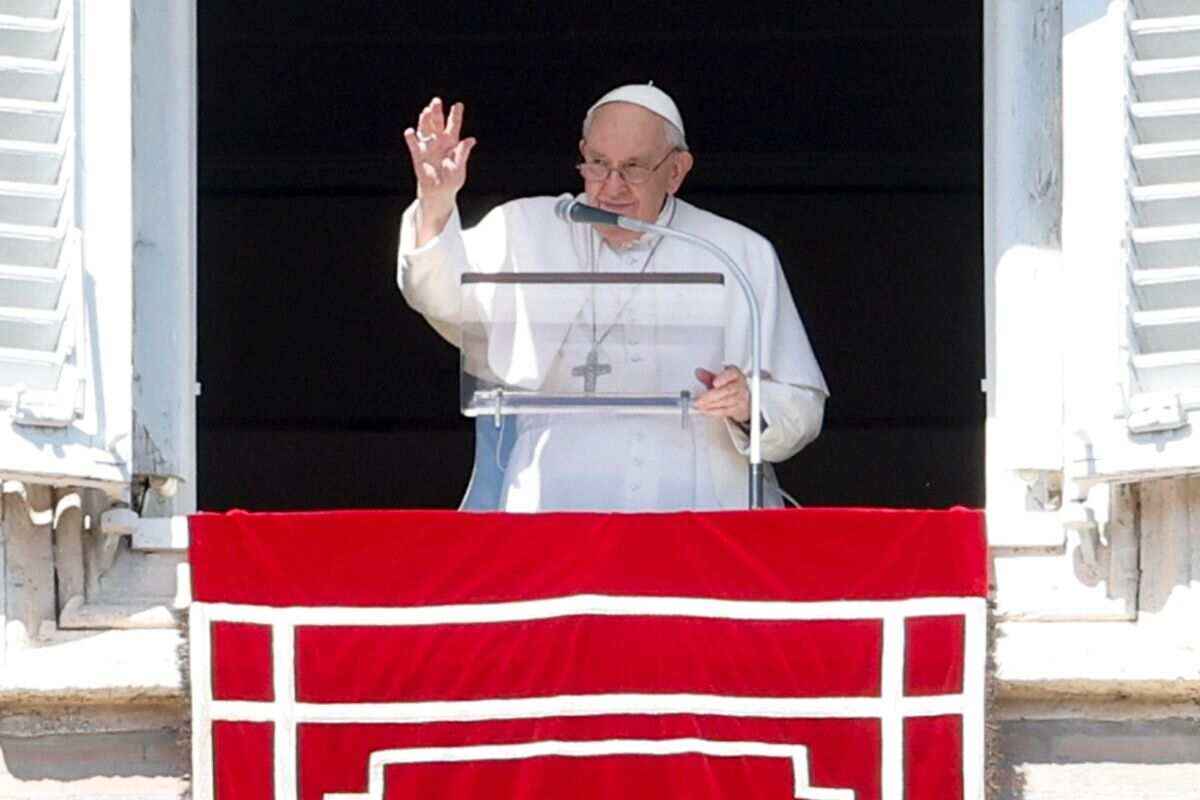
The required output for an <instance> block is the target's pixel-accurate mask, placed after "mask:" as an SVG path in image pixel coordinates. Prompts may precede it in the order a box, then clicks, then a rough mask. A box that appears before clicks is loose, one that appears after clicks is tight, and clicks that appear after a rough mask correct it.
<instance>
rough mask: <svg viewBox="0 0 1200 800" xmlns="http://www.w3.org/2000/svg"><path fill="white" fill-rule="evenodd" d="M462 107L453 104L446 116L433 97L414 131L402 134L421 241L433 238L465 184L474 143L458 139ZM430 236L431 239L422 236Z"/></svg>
mask: <svg viewBox="0 0 1200 800" xmlns="http://www.w3.org/2000/svg"><path fill="white" fill-rule="evenodd" d="M462 119H463V104H462V103H455V104H454V105H453V106H451V107H450V115H449V117H447V116H446V114H445V111H444V110H443V108H442V101H441V99H439V98H437V97H435V98H433V100H431V101H430V102H429V105H427V106H425V108H423V109H422V110H421V115H420V116H419V117H418V118H417V127H416V129H415V130H414V129H413V128H409V129H408V130H406V131H404V141H405V143H406V144H407V145H408V153H409V155H410V156H412V164H413V173H414V174H415V175H416V178H417V200H418V201H419V202H420V204H421V217H422V224H421V226H420V227H421V231H419V232H418V243H419V244H420V243H421V242H420V241H419V240H420V239H422V238H433V236H436V235H437V234H438V233H439V232H440V231H441V229H442V228H443V227H444V226H445V224H446V220H447V219H449V217H450V214H451V213H453V211H454V200H455V197H456V196H457V195H458V191H459V189H461V188H462V187H463V184H464V183H465V182H466V180H467V161H468V159H470V157H471V150H472V149H473V148H474V147H475V139H474V138H467V139H461V138H460V136H459V134H460V133H461V131H462ZM424 233H432V235H431V236H423V235H422V234H424Z"/></svg>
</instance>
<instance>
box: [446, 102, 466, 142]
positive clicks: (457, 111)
mask: <svg viewBox="0 0 1200 800" xmlns="http://www.w3.org/2000/svg"><path fill="white" fill-rule="evenodd" d="M462 118H463V104H462V103H455V104H454V105H452V106H450V118H449V119H447V120H446V126H445V128H444V129H443V130H444V132H445V134H446V135H447V136H452V137H457V136H458V134H459V131H461V130H462Z"/></svg>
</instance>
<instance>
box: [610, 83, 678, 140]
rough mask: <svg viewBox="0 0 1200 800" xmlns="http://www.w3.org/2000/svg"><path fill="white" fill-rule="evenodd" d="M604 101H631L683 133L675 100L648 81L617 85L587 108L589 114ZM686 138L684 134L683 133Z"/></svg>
mask: <svg viewBox="0 0 1200 800" xmlns="http://www.w3.org/2000/svg"><path fill="white" fill-rule="evenodd" d="M605 103H633V104H634V105H637V106H641V107H642V108H644V109H646V110H648V111H653V112H654V113H655V114H658V115H659V116H660V117H662V118H663V119H665V120H666V121H667V122H669V123H671V124H672V125H674V126H675V127H676V128H678V129H679V132H680V133H681V134H682V133H684V130H683V117H682V116H680V114H679V107H678V106H676V105H675V101H674V100H672V99H671V96H670V95H669V94H667V93H666V92H664V91H663V90H662V89H659V88H658V87H657V86H655V85H654V82H653V81H651V82H650V83H630V84H627V85H625V86H618V87H617V88H616V89H613V90H612V91H611V92H609V93H608V94H606V95H604V96H603V97H601V98H600V99H599V100H597V101H596V102H595V103H593V104H592V107H591V108H589V109H588V113H589V114H591V113H592V112H593V111H595V110H596V109H597V108H599V107H600V106H602V105H604V104H605ZM685 138H686V134H685Z"/></svg>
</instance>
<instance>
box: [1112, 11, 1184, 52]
mask: <svg viewBox="0 0 1200 800" xmlns="http://www.w3.org/2000/svg"><path fill="white" fill-rule="evenodd" d="M1129 35H1130V39H1131V41H1132V42H1133V50H1134V53H1136V55H1137V58H1139V59H1152V58H1190V57H1193V56H1200V15H1193V16H1185V17H1152V18H1149V19H1139V20H1135V21H1133V22H1132V23H1131V24H1130V26H1129Z"/></svg>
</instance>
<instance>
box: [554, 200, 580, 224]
mask: <svg viewBox="0 0 1200 800" xmlns="http://www.w3.org/2000/svg"><path fill="white" fill-rule="evenodd" d="M577 202H579V201H578V200H576V199H575V198H574V197H571V196H570V195H567V196H565V197H560V198H558V202H557V203H555V204H554V216H556V217H558V218H559V219H561V220H562V221H563V222H574V221H575V220H573V219H571V207H572V206H574V205H575V204H576V203H577Z"/></svg>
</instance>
